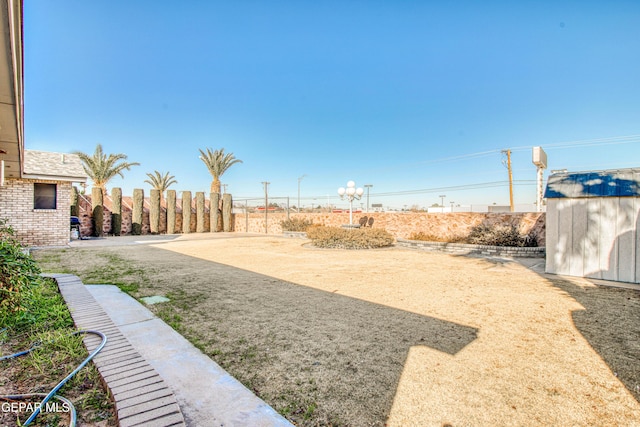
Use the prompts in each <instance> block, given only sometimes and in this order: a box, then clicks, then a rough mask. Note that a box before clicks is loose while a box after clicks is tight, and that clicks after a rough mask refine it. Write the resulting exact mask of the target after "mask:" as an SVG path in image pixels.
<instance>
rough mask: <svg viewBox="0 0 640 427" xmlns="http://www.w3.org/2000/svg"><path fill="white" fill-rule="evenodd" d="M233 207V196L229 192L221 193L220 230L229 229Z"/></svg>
mask: <svg viewBox="0 0 640 427" xmlns="http://www.w3.org/2000/svg"><path fill="white" fill-rule="evenodd" d="M232 208H233V198H232V197H231V194H229V193H224V194H223V195H222V231H227V232H228V231H231V229H232V227H231V215H232V213H231V212H232Z"/></svg>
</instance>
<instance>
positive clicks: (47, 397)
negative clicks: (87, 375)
mask: <svg viewBox="0 0 640 427" xmlns="http://www.w3.org/2000/svg"><path fill="white" fill-rule="evenodd" d="M80 334H95V335H98V336H100V337H101V338H102V342H101V343H100V345H98V347H96V349H95V350H93V351H92V352H91V354H89V356H88V357H87V358H86V359H84V360H83V361H82V363H80V365H78V367H77V368H76V369H74V370H73V372H71V373H70V374H69V375H67V376H66V377H65V378H64V379H63V380H62V381H60V382H59V383H58V384H57V385H56V386H55V387H54V388H53V389H52V390H51V391H50V392H49V393H47V394H44V393H32V394H17V395H9V396H0V398H4V399H12V400H20V399H26V398H28V397H32V396H44V399H42V402H40V405H39V406H36V410H35V411H33V413H32V414H31V415H30V416H29V418H28V419H27V421H25V423H24V424H23V426H25V427H26V426H28V425H29V424H31V423H32V422H33V420H35V419H36V417H37V416H38V414H40V410H41V408H43V407H44V406H45V405H46V403H47V402H48V401H49V400H51V399H52V398H56V399H59V400H61V401H62V402H64V403H66V404H67V405H69V408H70V411H71V423H70V424H69V425H70V427H75V425H76V409H75V408H74V407H73V404H72V403H71V402H70V401H69V400H67V399H65V398H63V397H61V396H56V395H55V394H56V393H57V392H58V390H60V388H61V387H62V386H63V385H65V384H66V382H67V381H69V380H70V379H71V378H72V377H73V376H74V375H75V374H77V373H78V372H79V371H80V369H82V368H84V366H85V365H86V364H87V363H89V361H90V360H91V359H93V358H94V356H95V355H96V354H98V353H99V352H100V350H102V349H103V347H104V346H105V344H106V343H107V337H106V336H105V334H103V333H102V332H99V331H90V330H87V331H76V332H74V333H72V334H71V335H80ZM41 344H42V343H39V342H38V343H35V344H34V345H32V346H31V348H30V349H28V350H24V351H20V352H18V353H14V354H10V355H8V356H3V357H0V361H1V360H6V359H12V358H15V357H19V356H24V355H25V354H29V353H31V352H32V351H33V350H35V349H36V348H38V347H39V346H40V345H41Z"/></svg>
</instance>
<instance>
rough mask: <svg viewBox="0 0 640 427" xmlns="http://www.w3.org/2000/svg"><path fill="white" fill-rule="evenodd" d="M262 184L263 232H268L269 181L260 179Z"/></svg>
mask: <svg viewBox="0 0 640 427" xmlns="http://www.w3.org/2000/svg"><path fill="white" fill-rule="evenodd" d="M262 184H263V185H264V234H269V226H268V224H269V223H268V222H267V221H268V219H269V218H268V212H269V184H271V183H270V182H267V181H262Z"/></svg>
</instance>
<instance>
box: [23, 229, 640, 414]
mask: <svg viewBox="0 0 640 427" xmlns="http://www.w3.org/2000/svg"><path fill="white" fill-rule="evenodd" d="M240 236H241V235H240ZM110 239H111V240H110V242H116V243H114V245H113V246H99V247H97V246H95V245H93V242H83V244H82V246H84V247H79V248H72V249H66V250H42V251H37V252H35V253H34V254H35V256H36V258H37V259H40V260H41V262H42V263H43V265H44V268H45V270H47V269H48V270H54V269H55V270H57V271H66V272H75V273H76V274H78V275H79V276H80V277H82V278H83V280H85V282H96V281H97V280H100V278H101V277H105V276H108V275H112V276H113V275H114V268H116V269H117V274H115V275H116V276H117V278H118V280H117V282H119V283H124V284H135V285H138V286H139V287H138V290H137V292H136V293H135V294H136V296H139V297H142V296H152V295H165V296H168V297H169V298H170V299H171V302H169V303H163V304H158V305H154V306H151V307H150V308H151V309H152V310H154V311H156V312H157V313H158V314H159V315H161V316H162V317H163V318H165V319H166V320H167V321H169V323H171V324H173V325H175V327H176V328H178V330H180V332H182V333H183V334H184V335H185V336H186V337H187V338H188V339H190V340H191V341H192V342H194V343H195V344H196V345H197V346H198V347H200V348H201V349H202V350H203V351H205V352H206V353H207V354H208V355H210V356H211V358H213V359H214V360H215V361H217V362H218V363H219V364H220V365H222V366H223V367H224V368H225V369H227V370H228V371H229V372H230V373H231V374H232V375H234V376H236V377H237V378H238V379H239V380H240V381H242V382H243V383H244V384H245V385H247V386H248V387H249V388H250V389H252V390H253V391H254V392H256V393H257V394H258V395H259V396H260V397H262V398H263V399H264V400H266V401H267V403H269V404H270V405H272V406H273V407H274V408H276V410H278V411H279V412H281V413H283V414H285V416H287V417H288V418H289V419H290V420H292V421H294V422H295V423H296V424H298V425H305V426H325V425H335V426H342V425H344V426H384V425H389V426H440V427H442V426H471V425H472V426H494V425H500V426H524V425H527V426H530V425H540V426H543V425H544V426H546V425H576V426H577V425H579V426H590V425H612V426H614V425H619V426H634V425H640V403H639V402H640V321H639V319H640V291H636V290H627V289H618V288H611V287H602V286H596V285H594V284H591V283H590V282H589V281H587V280H583V279H575V280H573V279H571V280H569V279H561V278H559V277H556V276H545V275H543V274H540V273H539V271H540V267H541V266H540V265H535V264H539V263H541V262H543V260H526V261H525V262H523V263H516V262H512V261H505V260H495V259H493V260H492V259H483V258H469V257H456V256H451V255H444V254H434V253H426V252H418V251H412V250H408V249H398V248H391V249H383V250H368V251H348V250H321V249H315V248H312V247H309V246H308V244H307V243H306V241H303V240H295V239H284V238H279V237H239V235H238V234H236V235H228V234H227V235H225V234H224V233H223V234H219V235H215V237H214V235H211V234H202V235H190V236H183V237H177V238H176V237H175V236H174V237H172V238H171V239H172V240H171V241H162V240H158V241H156V242H155V243H152V244H130V243H129V244H126V245H118V244H117V238H110ZM129 242H130V241H129ZM85 243H86V245H85ZM94 246H95V247H94ZM532 266H533V268H530V267H532ZM536 271H538V272H536ZM110 281H111V282H113V281H114V280H110Z"/></svg>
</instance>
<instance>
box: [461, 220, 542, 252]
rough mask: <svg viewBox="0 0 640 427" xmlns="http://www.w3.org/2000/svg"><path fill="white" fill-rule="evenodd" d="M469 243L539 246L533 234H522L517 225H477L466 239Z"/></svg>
mask: <svg viewBox="0 0 640 427" xmlns="http://www.w3.org/2000/svg"><path fill="white" fill-rule="evenodd" d="M466 240H467V243H471V244H474V245H491V246H516V247H522V246H537V243H538V242H537V240H536V238H535V236H534V235H533V234H531V233H529V234H527V235H522V234H520V231H519V230H518V227H516V226H515V225H483V224H480V225H477V226H475V227H473V228H472V229H471V232H470V233H469V235H468V236H467V238H466Z"/></svg>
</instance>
